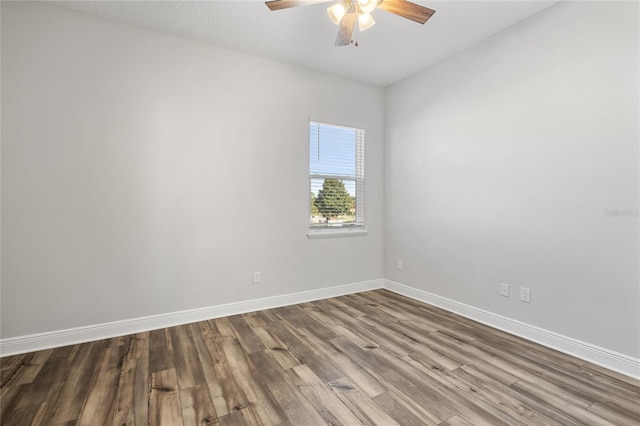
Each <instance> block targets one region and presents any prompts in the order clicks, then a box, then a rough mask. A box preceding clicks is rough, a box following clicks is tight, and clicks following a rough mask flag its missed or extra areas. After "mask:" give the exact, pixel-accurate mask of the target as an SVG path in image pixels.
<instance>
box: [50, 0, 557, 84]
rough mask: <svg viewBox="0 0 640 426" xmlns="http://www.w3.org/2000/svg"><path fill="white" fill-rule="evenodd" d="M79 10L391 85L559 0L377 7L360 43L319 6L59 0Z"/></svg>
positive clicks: (283, 60)
mask: <svg viewBox="0 0 640 426" xmlns="http://www.w3.org/2000/svg"><path fill="white" fill-rule="evenodd" d="M50 3H53V4H57V5H60V6H64V7H68V8H72V9H75V10H78V11H82V12H85V13H89V14H92V15H96V16H101V17H104V18H108V19H113V20H116V21H120V22H126V23H129V24H133V25H137V26H141V27H145V28H150V29H153V30H157V31H162V32H166V33H170V34H175V35H178V36H182V37H186V38H190V39H193V40H198V41H203V42H207V43H211V44H214V45H217V46H222V47H226V48H230V49H234V50H239V51H243V52H247V53H251V54H255V55H259V56H263V57H266V58H271V59H275V60H278V61H282V62H286V63H289V64H295V65H300V66H303V67H305V68H309V69H312V70H316V71H319V72H322V73H326V74H332V75H336V76H340V77H345V78H349V79H352V80H357V81H361V82H364V83H368V84H372V85H375V86H380V87H386V86H388V85H391V84H393V83H395V82H397V81H399V80H402V79H403V78H406V77H408V76H410V75H412V74H414V73H416V72H418V71H420V70H422V69H424V68H426V67H428V66H430V65H432V64H434V63H436V62H438V61H440V60H442V59H444V58H445V57H447V56H450V55H452V54H454V53H456V52H458V51H460V50H462V49H464V48H465V47H467V46H470V45H472V44H474V43H476V42H478V41H480V40H482V39H484V38H487V37H489V36H491V35H492V34H495V33H497V32H499V31H501V30H503V29H505V28H507V27H509V26H511V25H513V24H515V23H516V22H518V21H521V20H522V19H525V18H527V17H529V16H531V15H533V14H535V13H537V12H539V11H540V10H542V9H544V8H546V7H548V6H550V5H552V4H554V3H555V2H554V1H477V0H476V1H417V2H416V3H419V4H422V5H424V6H427V7H430V8H432V9H435V10H436V14H435V15H434V16H433V17H432V18H431V19H430V20H429V21H428V22H427V23H426V24H425V25H420V24H417V23H415V22H412V21H409V20H406V19H403V18H400V17H398V16H395V15H392V14H389V13H387V12H385V11H382V10H376V11H374V13H373V16H374V18H375V20H376V25H375V26H374V27H373V28H371V29H369V30H367V31H366V32H362V33H360V34H359V35H358V36H357V38H358V42H359V47H353V46H345V47H334V46H333V42H334V40H335V37H336V31H337V27H336V26H335V25H334V24H333V23H332V22H331V21H330V20H329V18H328V17H327V14H326V11H325V10H326V8H327V7H328V6H330V5H331V3H328V4H316V5H307V6H304V7H297V8H293V9H286V10H280V11H275V12H271V11H269V9H268V8H267V7H266V6H265V5H264V3H263V2H260V1H238V0H235V1H186V0H182V1H52V2H50Z"/></svg>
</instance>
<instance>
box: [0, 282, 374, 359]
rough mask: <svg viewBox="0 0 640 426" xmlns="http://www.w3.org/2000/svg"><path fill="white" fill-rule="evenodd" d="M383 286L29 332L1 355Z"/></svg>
mask: <svg viewBox="0 0 640 426" xmlns="http://www.w3.org/2000/svg"><path fill="white" fill-rule="evenodd" d="M383 286H384V280H383V279H377V280H371V281H363V282H358V283H352V284H345V285H340V286H336V287H328V288H322V289H318V290H310V291H303V292H299V293H290V294H284V295H280V296H272V297H265V298H262V299H254V300H247V301H242V302H234V303H226V304H223V305H217V306H210V307H206V308H200V309H190V310H186V311H179V312H171V313H167V314H160V315H152V316H148V317H142V318H133V319H129V320H122V321H114V322H109V323H104V324H96V325H90V326H84V327H76V328H69V329H66V330H57V331H51V332H46V333H38V334H30V335H27V336H18V337H10V338H7V339H1V340H0V356H9V355H17V354H22V353H26V352H33V351H39V350H43V349H50V348H57V347H61V346H67V345H75V344H78V343H85V342H91V341H94V340H101V339H108V338H111V337H118V336H126V335H128V334H134V333H141V332H143V331H149V330H157V329H159V328H165V327H173V326H176V325H181V324H188V323H192V322H197V321H204V320H208V319H213V318H220V317H225V316H229V315H237V314H242V313H245V312H254V311H260V310H263V309H270V308H277V307H280V306H287V305H295V304H297V303H304V302H311V301H314V300H321V299H327V298H330V297H337V296H343V295H345V294H352V293H358V292H362V291H367V290H375V289H379V288H382V287H383Z"/></svg>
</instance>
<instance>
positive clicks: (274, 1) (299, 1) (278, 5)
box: [264, 0, 331, 10]
mask: <svg viewBox="0 0 640 426" xmlns="http://www.w3.org/2000/svg"><path fill="white" fill-rule="evenodd" d="M329 1H331V0H271V1H266V2H264V4H266V5H267V7H268V8H269V9H271V10H280V9H289V8H290V7H297V6H306V5H308V4H317V3H327V2H329Z"/></svg>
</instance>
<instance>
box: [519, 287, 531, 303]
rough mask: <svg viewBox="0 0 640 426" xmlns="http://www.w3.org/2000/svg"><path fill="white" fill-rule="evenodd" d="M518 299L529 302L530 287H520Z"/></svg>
mask: <svg viewBox="0 0 640 426" xmlns="http://www.w3.org/2000/svg"><path fill="white" fill-rule="evenodd" d="M520 301H522V302H525V303H531V289H530V288H527V287H520Z"/></svg>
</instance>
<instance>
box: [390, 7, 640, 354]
mask: <svg viewBox="0 0 640 426" xmlns="http://www.w3.org/2000/svg"><path fill="white" fill-rule="evenodd" d="M638 16H639V14H638V3H637V2H620V3H609V2H607V3H604V2H561V3H558V4H557V5H555V6H552V7H551V8H549V9H546V10H544V11H542V12H541V13H539V14H538V15H536V16H534V17H532V18H531V19H528V20H526V21H523V22H521V23H520V24H518V25H516V26H514V27H511V28H510V29H507V30H506V31H504V32H502V33H499V34H497V35H495V36H494V37H492V38H490V39H488V40H485V41H483V42H481V43H479V44H477V45H475V46H473V47H471V48H469V49H467V50H465V51H463V52H461V53H460V54H457V55H455V56H452V57H450V58H448V59H447V60H445V61H443V62H441V63H439V64H437V65H435V66H433V67H431V68H429V69H427V70H425V71H423V72H421V73H419V74H417V75H415V76H413V77H411V78H409V79H407V80H404V81H402V82H400V83H398V84H396V85H394V86H392V87H391V88H389V89H387V92H386V114H385V117H386V123H385V133H386V137H385V144H386V145H385V146H386V150H385V167H386V168H385V174H386V175H385V206H386V209H385V277H386V278H388V279H391V280H393V281H396V282H399V283H402V284H406V285H409V286H412V287H415V288H418V289H421V290H425V291H428V292H431V293H434V294H437V295H440V296H444V297H447V298H450V299H453V300H456V301H459V302H462V303H466V304H468V305H472V306H474V307H478V308H481V309H484V310H487V311H490V312H494V313H498V314H501V315H504V316H506V317H509V318H513V319H516V320H520V321H523V322H525V323H528V324H531V325H535V326H538V327H542V328H544V329H547V330H551V331H554V332H557V333H560V334H563V335H566V336H571V337H573V338H576V339H580V340H583V341H586V342H589V343H592V344H595V345H599V346H602V347H605V348H609V349H611V350H615V351H618V352H621V353H624V354H627V355H630V356H634V357H638V356H639V355H640V341H639V339H640V292H639V286H640V284H639V282H640V279H639V269H638V268H639V259H640V252H639V247H638V244H639V238H638V236H639V219H638V217H637V209H638V198H639V197H638V194H639V167H638V163H639V152H638V146H639V145H638V141H639V133H638V117H639V108H638V90H639V87H638V75H639V69H638V52H639V46H638ZM616 209H617V210H621V211H623V213H622V214H623V215H627V216H622V217H621V216H618V217H614V216H608V215H607V214H608V213H607V210H614V212H613V214H616V213H615V210H616ZM634 214H635V215H636V217H633V215H634ZM398 259H402V260H404V269H403V270H402V271H399V270H396V261H397V260H398ZM501 282H504V283H510V284H511V285H512V295H511V297H510V298H508V299H507V298H504V297H500V296H499V294H498V286H499V283H501ZM520 286H524V287H529V288H531V290H532V293H531V296H532V303H531V304H526V303H522V302H520V301H519V300H518V294H513V293H517V292H518V287H520Z"/></svg>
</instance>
